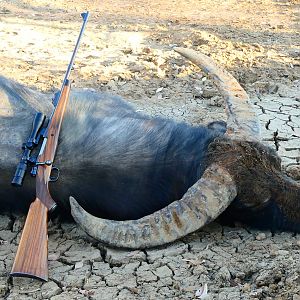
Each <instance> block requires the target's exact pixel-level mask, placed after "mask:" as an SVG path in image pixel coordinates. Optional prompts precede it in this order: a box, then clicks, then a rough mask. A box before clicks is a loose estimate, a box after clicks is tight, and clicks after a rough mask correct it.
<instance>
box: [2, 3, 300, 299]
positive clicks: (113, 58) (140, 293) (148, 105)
mask: <svg viewBox="0 0 300 300" xmlns="http://www.w3.org/2000/svg"><path fill="white" fill-rule="evenodd" d="M85 9H89V10H90V11H91V18H90V21H89V24H88V27H87V30H86V34H85V37H84V39H83V43H82V46H81V48H80V51H79V53H78V57H77V60H76V66H75V70H74V73H73V75H72V78H73V79H74V80H75V83H74V86H77V87H82V88H85V87H92V88H94V89H96V90H98V91H105V92H110V93H114V94H118V95H121V96H123V97H124V98H126V99H128V100H129V101H130V102H131V103H133V105H134V106H135V107H136V108H137V109H138V110H139V111H142V112H145V113H147V114H151V115H162V116H165V117H169V118H172V119H176V120H181V121H185V122H189V123H191V124H198V123H207V122H209V121H212V120H217V119H224V118H225V115H224V106H223V100H222V99H221V97H220V96H219V95H218V92H217V90H216V89H215V87H214V86H213V84H212V82H211V81H210V79H209V78H207V77H206V76H205V75H204V74H203V73H201V72H200V71H199V70H198V68H197V67H195V66H193V65H191V64H189V63H188V62H187V61H186V60H184V59H183V58H181V57H179V55H177V54H175V53H174V52H173V51H172V49H171V47H172V46H174V45H178V46H186V47H190V48H193V49H195V50H199V51H202V52H204V53H205V54H209V55H210V56H211V57H212V58H214V59H215V60H216V61H217V62H218V63H219V64H220V65H222V66H223V67H225V68H226V69H227V70H228V71H230V72H231V73H232V74H233V75H234V76H235V77H236V78H237V79H238V81H239V82H240V83H241V85H242V86H243V87H244V88H245V89H246V91H247V92H248V94H249V95H250V98H251V101H252V102H253V103H254V105H255V108H256V111H257V114H258V117H259V120H260V123H261V128H262V135H263V139H264V141H265V142H266V143H268V144H269V145H270V146H272V147H274V148H275V149H276V150H277V151H278V153H279V155H280V156H281V158H282V164H283V167H284V168H285V170H286V172H287V173H288V174H289V175H290V176H292V177H294V178H295V179H296V180H300V92H299V91H300V38H299V31H300V28H299V27H300V25H299V24H300V2H299V1H297V0H294V1H288V0H285V1H284V0H277V1H275V0H274V1H271V0H261V1H254V0H241V1H235V0H226V1H220V0H215V1H208V0H203V1H196V0H188V1H177V0H173V1H172V0H165V1H157V0H153V1H144V0H141V1H135V0H133V1H122V0H116V1H113V2H111V1H106V0H104V1H78V0H74V1H52V2H50V1H45V0H44V1H37V0H24V1H20V0H15V1H3V0H2V1H0V39H1V45H0V63H1V75H4V76H6V77H9V78H12V79H15V80H17V81H19V82H21V83H23V84H26V85H28V86H31V87H34V88H37V89H40V90H43V91H45V92H53V91H54V89H55V88H59V86H60V82H61V80H62V77H63V74H64V70H65V68H66V64H67V62H68V60H69V57H70V52H71V51H72V49H73V45H74V40H75V39H76V36H77V32H78V28H79V27H80V18H79V12H82V11H83V10H85ZM299 200H300V199H299ZM23 223H24V216H16V215H14V216H7V215H1V216H0V298H3V299H9V300H12V299H18V300H22V299H51V300H59V299H64V300H66V299H102V300H104V299H195V298H196V297H195V292H196V290H197V289H199V288H200V287H201V285H203V284H204V283H207V284H208V298H206V299H220V300H225V299H228V300H229V299H230V300H234V299H277V300H279V299H292V300H297V299H300V262H299V261H300V235H299V234H297V235H295V234H293V233H287V232H283V233H275V234H272V233H271V232H268V231H264V232H263V231H258V230H254V229H253V228H245V227H243V226H242V225H240V224H237V226H236V227H234V228H231V227H223V226H221V225H219V224H218V223H217V222H214V223H212V224H210V225H209V226H206V227H205V228H203V229H202V230H200V231H198V232H196V233H194V234H191V235H189V236H187V237H185V238H184V239H182V240H180V241H177V242H176V243H173V244H171V245H168V246H166V247H163V248H156V249H150V250H146V251H124V250H116V249H111V248H108V247H106V246H104V245H101V244H99V243H98V242H97V241H95V240H92V239H91V238H89V237H87V236H86V234H85V233H84V232H82V231H81V230H80V229H79V228H78V227H77V226H76V225H75V224H73V223H66V222H60V221H58V220H56V219H55V220H53V221H51V222H50V224H49V271H50V280H49V282H47V283H41V282H38V281H34V280H29V279H25V278H14V279H11V278H9V277H8V274H9V272H10V270H11V266H12V262H13V259H14V255H15V253H16V249H17V244H18V241H19V238H20V232H21V229H22V227H23Z"/></svg>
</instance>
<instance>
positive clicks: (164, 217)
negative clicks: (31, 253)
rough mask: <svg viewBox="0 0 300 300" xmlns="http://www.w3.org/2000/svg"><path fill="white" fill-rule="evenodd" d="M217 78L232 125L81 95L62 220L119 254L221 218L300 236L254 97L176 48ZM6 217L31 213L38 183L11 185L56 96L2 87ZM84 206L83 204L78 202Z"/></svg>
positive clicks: (70, 119) (294, 189) (0, 162)
mask: <svg viewBox="0 0 300 300" xmlns="http://www.w3.org/2000/svg"><path fill="white" fill-rule="evenodd" d="M175 50H176V51H177V52H179V53H180V54H182V55H183V56H185V57H187V58H188V59H190V60H191V61H192V62H194V63H195V64H196V65H198V66H199V67H200V68H202V70H203V71H204V72H206V73H208V74H209V75H210V76H211V77H212V79H213V81H214V82H215V84H216V85H217V87H218V89H219V91H220V93H221V94H222V96H223V97H224V100H225V103H226V113H227V117H228V119H227V122H224V121H218V122H212V123H210V124H208V125H207V126H191V125H189V124H185V123H176V122H174V121H172V120H169V119H164V118H158V117H149V116H147V115H144V114H141V113H139V112H136V111H135V110H134V109H133V108H132V106H131V105H129V104H128V103H126V102H125V101H124V100H123V99H121V98H120V97H117V96H112V95H109V94H103V93H99V92H96V91H94V90H92V89H82V90H76V89H74V90H72V92H71V97H70V103H69V105H68V108H67V112H66V115H65V119H64V122H63V126H62V131H61V134H60V140H59V146H58V151H57V154H56V157H55V165H56V166H57V167H59V169H60V178H59V180H58V181H57V182H56V183H53V184H50V185H49V189H50V193H51V195H52V197H53V199H54V200H56V201H57V203H58V205H59V207H60V208H61V212H62V214H64V215H65V214H68V212H69V211H70V209H71V213H72V216H73V218H74V220H75V221H76V222H77V223H78V224H80V226H81V227H82V228H83V229H84V230H85V231H86V232H87V234H89V235H90V236H92V237H94V238H96V239H98V240H100V241H102V242H104V243H107V244H109V245H112V246H116V247H125V248H132V249H137V248H147V247H153V246H157V245H162V244H166V243H169V242H172V241H174V240H176V239H179V238H181V237H183V236H185V235H187V234H189V233H191V232H194V231H196V230H198V229H199V228H201V227H202V226H204V225H205V224H207V223H209V222H211V221H212V220H214V219H216V218H217V217H218V216H220V215H221V217H222V219H224V220H225V221H234V220H235V221H241V222H243V223H246V224H249V225H252V226H255V227H258V228H264V229H271V230H291V231H296V232H300V205H299V200H300V185H299V183H297V182H296V181H294V180H292V179H291V178H289V177H287V176H286V175H285V174H284V173H283V172H282V170H281V161H280V158H279V157H278V155H277V154H276V152H275V151H274V150H273V149H271V148H270V147H268V146H267V145H264V144H263V143H262V142H261V139H260V127H259V123H258V121H257V118H256V115H255V113H254V110H253V107H252V105H251V103H250V100H249V97H248V96H247V94H246V92H245V91H244V90H243V89H242V87H241V86H240V85H239V84H238V82H237V81H236V80H235V79H234V77H233V76H231V75H230V74H229V73H227V72H226V71H225V70H223V69H222V68H220V67H218V66H217V65H216V64H215V63H214V62H213V61H212V60H211V59H210V58H209V57H207V56H205V55H203V54H200V53H196V52H194V51H192V50H189V49H184V48H175ZM0 105H1V114H2V115H1V119H0V122H1V124H0V125H1V132H0V139H1V144H0V153H1V156H0V168H1V177H0V199H1V200H0V209H1V211H4V210H6V211H7V210H9V211H15V210H23V211H24V210H25V209H26V208H28V206H29V204H30V202H31V201H32V200H33V199H34V198H35V182H34V180H32V179H28V178H27V179H26V180H25V182H24V185H23V187H22V188H15V187H12V186H11V184H10V181H11V178H12V176H13V174H14V171H15V168H16V165H17V163H18V161H19V159H20V154H21V153H20V152H21V150H20V146H21V145H22V143H23V142H24V141H25V140H26V137H27V136H28V134H29V132H30V127H31V122H32V118H33V115H34V113H35V112H37V111H41V112H43V113H44V114H46V115H48V116H49V115H50V114H51V111H52V110H53V104H52V102H51V97H50V95H47V94H43V93H40V92H38V91H35V90H32V89H29V88H27V87H24V86H22V85H20V84H18V83H16V82H14V81H12V80H8V79H6V78H4V77H0ZM75 199H76V200H75Z"/></svg>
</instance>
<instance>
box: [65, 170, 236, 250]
mask: <svg viewBox="0 0 300 300" xmlns="http://www.w3.org/2000/svg"><path fill="white" fill-rule="evenodd" d="M236 193H237V191H236V186H235V183H234V182H233V180H232V178H231V176H230V175H229V173H228V172H227V171H226V170H225V169H223V168H221V167H219V166H218V165H211V166H210V167H209V168H207V169H206V171H205V173H204V174H203V176H202V177H201V179H199V180H198V181H197V182H196V183H195V184H194V185H193V186H192V187H190V188H189V189H188V191H187V192H186V193H185V194H184V196H183V198H182V199H180V200H178V201H174V202H172V203H171V204H169V205H168V206H166V207H165V208H163V209H161V210H159V211H156V212H154V213H153V214H150V215H148V216H145V217H143V218H141V219H138V220H129V221H113V220H106V219H101V218H96V217H94V216H92V215H91V214H89V213H88V212H86V211H85V210H84V209H83V208H82V207H81V206H80V205H79V204H78V202H77V201H76V200H75V199H74V198H73V197H70V204H71V212H72V215H73V217H74V219H75V221H76V222H77V223H78V224H79V225H80V226H81V227H82V229H83V230H84V231H85V232H87V233H88V234H89V235H90V236H92V237H94V238H95V239H97V240H99V241H101V242H103V243H106V244H109V245H111V246H115V247H122V248H130V249H143V248H149V247H154V246H158V245H163V244H167V243H170V242H172V241H174V240H177V239H179V238H181V237H183V236H185V235H187V234H188V233H191V232H194V231H196V230H197V229H199V228H201V227H202V226H204V225H205V224H208V223H209V222H211V221H212V220H214V219H215V218H216V217H217V216H218V215H219V214H220V213H222V212H223V211H224V210H225V209H226V208H227V206H228V205H229V204H230V203H231V201H232V200H233V199H234V198H235V197H236Z"/></svg>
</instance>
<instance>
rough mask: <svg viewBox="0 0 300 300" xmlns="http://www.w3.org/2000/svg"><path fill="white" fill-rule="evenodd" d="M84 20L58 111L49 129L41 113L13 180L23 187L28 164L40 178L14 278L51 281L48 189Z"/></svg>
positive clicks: (56, 104)
mask: <svg viewBox="0 0 300 300" xmlns="http://www.w3.org/2000/svg"><path fill="white" fill-rule="evenodd" d="M81 16H82V18H83V24H82V27H81V31H80V34H79V37H78V40H77V43H76V45H75V49H74V51H73V54H72V57H71V61H70V63H69V66H68V69H67V71H66V74H65V78H64V80H63V83H62V87H61V90H60V92H58V93H56V94H55V97H54V103H53V104H54V110H53V112H52V114H51V116H50V118H49V122H48V125H47V127H45V128H43V127H42V126H43V123H44V119H45V117H44V116H43V115H42V114H41V113H37V114H36V116H35V118H34V121H33V124H32V127H33V128H32V131H31V133H30V137H29V139H28V141H27V143H25V144H24V145H23V149H24V151H23V155H22V158H21V161H20V163H19V164H18V166H17V170H16V172H15V176H14V178H13V180H12V185H14V186H21V185H22V182H23V179H24V175H25V173H26V169H27V166H28V164H32V165H33V169H32V171H31V174H32V175H33V176H36V198H35V200H34V201H33V202H32V203H31V205H30V208H29V211H28V215H27V218H26V221H25V225H24V228H23V232H22V235H21V239H20V243H19V247H18V250H17V254H16V257H15V261H14V264H13V267H12V271H11V273H10V275H11V276H20V277H30V278H36V279H41V280H44V281H47V280H48V234H47V223H48V211H52V210H53V209H54V208H55V207H56V203H55V202H54V200H53V199H52V197H51V195H50V192H49V189H48V182H49V181H55V180H53V179H51V171H52V170H53V169H55V170H56V171H58V174H59V170H58V169H57V168H54V167H53V166H52V164H53V160H54V156H55V153H56V148H57V144H58V137H59V132H60V128H61V124H62V121H63V117H64V113H65V109H66V106H67V103H68V99H69V93H70V87H71V85H70V81H69V75H70V72H71V69H72V66H73V63H74V59H75V55H76V53H77V50H78V47H79V43H80V39H81V36H82V34H83V31H84V29H85V25H86V23H87V20H88V17H89V12H85V13H82V14H81ZM41 138H42V139H43V142H42V145H41V148H40V151H39V154H38V156H37V158H36V159H32V158H31V157H30V153H31V150H32V149H33V148H34V147H35V145H37V144H38V143H39V140H40V139H41ZM57 178H58V176H57ZM57 178H56V179H57Z"/></svg>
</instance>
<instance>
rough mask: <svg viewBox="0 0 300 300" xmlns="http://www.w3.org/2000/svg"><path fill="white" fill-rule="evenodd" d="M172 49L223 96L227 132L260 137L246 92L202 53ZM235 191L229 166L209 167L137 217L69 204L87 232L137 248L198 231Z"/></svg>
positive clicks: (245, 137)
mask: <svg viewBox="0 0 300 300" xmlns="http://www.w3.org/2000/svg"><path fill="white" fill-rule="evenodd" d="M175 50H176V51H177V52H179V53H180V54H182V55H184V56H186V57H187V58H189V59H190V60H192V61H193V62H194V63H195V64H197V65H198V66H199V67H200V68H201V69H203V70H204V71H205V72H206V73H208V74H209V75H211V76H212V78H213V80H214V81H215V83H216V85H217V86H218V88H219V90H220V92H221V94H222V95H223V96H224V97H225V99H226V106H227V116H228V125H227V131H226V135H227V136H230V137H231V138H234V139H237V140H239V139H241V140H248V141H256V140H257V139H258V138H259V136H260V130H259V124H258V121H257V120H256V116H255V113H254V110H253V108H252V106H251V104H250V102H249V98H248V96H247V94H246V92H245V91H244V90H243V89H242V87H241V86H240V85H239V84H238V82H237V81H236V80H235V79H234V77H233V76H231V75H230V74H229V73H227V72H226V71H224V70H223V69H221V68H220V67H218V66H217V65H216V64H215V63H214V62H213V60H211V59H210V58H209V57H207V56H205V55H203V54H197V53H196V52H195V51H192V50H188V49H183V48H176V49H175ZM236 194H237V190H236V185H235V182H234V180H233V179H232V177H231V176H230V175H229V173H228V172H227V170H226V169H224V168H222V167H221V166H219V165H211V166H210V167H208V168H207V170H206V171H205V172H204V174H203V176H202V178H201V179H199V180H198V181H197V182H196V183H195V184H194V185H193V186H192V187H191V188H190V189H189V190H188V191H187V192H186V194H185V195H184V196H183V198H182V199H180V200H178V201H174V202H172V203H171V204H169V205H168V206H167V207H165V208H163V209H161V210H159V211H157V212H155V213H153V214H150V215H148V216H145V217H143V218H141V219H138V220H128V221H112V220H105V219H101V218H96V217H94V216H92V215H90V214H89V213H87V212H86V211H85V210H84V209H83V208H82V207H81V206H80V205H79V204H78V203H77V202H76V200H75V199H74V198H70V204H71V212H72V215H73V217H74V219H75V221H76V222H77V223H78V224H79V225H80V226H81V227H82V228H83V229H84V230H85V231H86V232H87V233H88V234H89V235H91V236H93V237H94V238H96V239H98V240H100V241H102V242H104V243H107V244H110V245H113V246H117V247H123V248H131V249H136V248H146V247H154V246H157V245H162V244H166V243H169V242H172V241H174V240H176V239H178V238H181V237H183V236H185V235H187V234H189V233H191V232H193V231H196V230H198V229H200V228H201V227H202V226H204V225H205V224H207V223H209V222H211V221H212V220H214V219H215V218H216V217H218V216H219V215H220V214H221V213H222V212H223V210H225V209H226V208H227V207H228V205H229V204H230V203H231V202H232V201H233V199H234V198H235V197H236Z"/></svg>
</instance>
